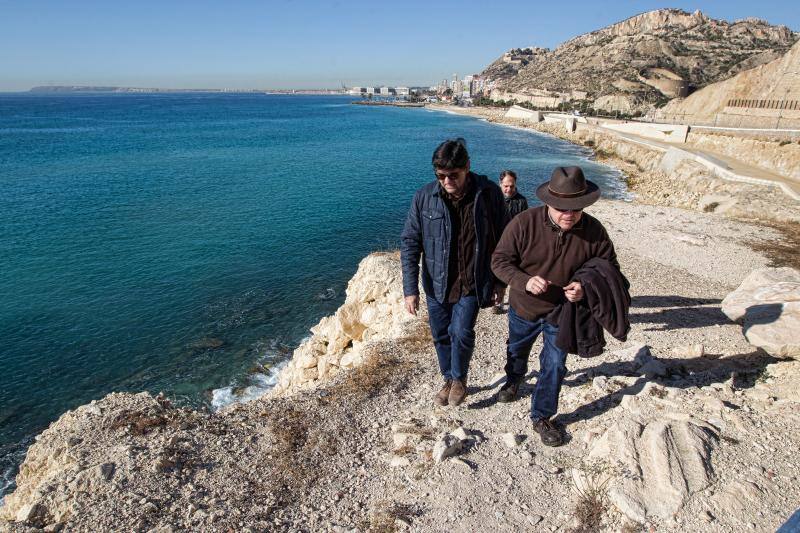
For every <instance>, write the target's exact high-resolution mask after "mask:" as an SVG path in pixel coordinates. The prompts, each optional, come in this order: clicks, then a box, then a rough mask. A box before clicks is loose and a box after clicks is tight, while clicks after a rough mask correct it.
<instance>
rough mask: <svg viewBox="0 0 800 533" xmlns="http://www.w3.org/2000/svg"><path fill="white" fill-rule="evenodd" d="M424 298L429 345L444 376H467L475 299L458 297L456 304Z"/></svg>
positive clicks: (476, 313)
mask: <svg viewBox="0 0 800 533" xmlns="http://www.w3.org/2000/svg"><path fill="white" fill-rule="evenodd" d="M427 301H428V323H429V324H430V326H431V336H432V337H433V345H434V346H435V347H436V355H437V356H438V358H439V369H440V370H441V371H442V376H443V377H444V379H459V380H464V379H466V378H467V372H468V371H469V360H470V359H471V358H472V351H473V350H474V349H475V321H476V320H477V318H478V311H479V310H480V307H479V306H478V298H477V297H475V296H462V297H461V299H460V300H458V301H457V302H456V303H454V304H451V303H443V304H441V303H439V302H437V301H436V299H435V298H434V297H433V296H432V295H431V296H428V298H427Z"/></svg>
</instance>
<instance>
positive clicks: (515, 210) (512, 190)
mask: <svg viewBox="0 0 800 533" xmlns="http://www.w3.org/2000/svg"><path fill="white" fill-rule="evenodd" d="M498 181H499V183H500V190H501V191H503V203H504V205H505V208H506V220H505V223H506V224H508V223H509V222H511V219H513V218H514V217H515V216H517V215H519V214H520V213H522V212H523V211H525V210H526V209H528V199H527V198H525V197H524V196H522V194H520V192H519V191H518V190H517V173H516V172H514V171H513V170H504V171H502V172H501V173H500V179H499V180H498ZM492 311H493V312H494V314H496V315H500V314H502V313H503V302H500V303H498V304H497V305H495V306H494V307H493V308H492Z"/></svg>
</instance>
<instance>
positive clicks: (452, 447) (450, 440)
mask: <svg viewBox="0 0 800 533" xmlns="http://www.w3.org/2000/svg"><path fill="white" fill-rule="evenodd" d="M462 449H463V445H462V443H461V441H460V440H458V438H457V437H454V436H453V435H449V434H448V435H443V436H442V437H440V438H439V440H437V441H436V444H434V445H433V460H434V462H435V463H437V464H438V463H441V462H442V461H444V460H445V459H447V458H448V457H453V456H455V455H458V454H459V453H461V450H462Z"/></svg>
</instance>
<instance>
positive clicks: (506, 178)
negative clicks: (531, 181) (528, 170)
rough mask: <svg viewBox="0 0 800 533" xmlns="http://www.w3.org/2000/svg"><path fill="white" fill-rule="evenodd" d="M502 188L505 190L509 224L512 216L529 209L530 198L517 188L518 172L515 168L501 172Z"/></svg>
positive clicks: (504, 195) (507, 221) (504, 197)
mask: <svg viewBox="0 0 800 533" xmlns="http://www.w3.org/2000/svg"><path fill="white" fill-rule="evenodd" d="M500 190H501V191H503V200H504V202H505V208H506V224H507V223H509V222H511V219H512V218H514V217H515V216H517V215H519V214H520V213H522V212H523V211H525V210H526V209H528V199H527V198H525V197H524V196H522V195H521V194H520V193H519V191H518V190H517V173H516V172H514V171H513V170H504V171H503V172H501V173H500Z"/></svg>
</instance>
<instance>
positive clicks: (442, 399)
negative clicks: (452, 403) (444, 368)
mask: <svg viewBox="0 0 800 533" xmlns="http://www.w3.org/2000/svg"><path fill="white" fill-rule="evenodd" d="M452 385H453V382H452V381H451V380H449V379H447V380H445V382H444V385H442V388H441V389H440V390H439V392H438V393H436V396H434V398H433V403H435V404H436V405H441V406H442V407H444V406H445V405H447V398H448V396H450V387H451V386H452Z"/></svg>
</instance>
